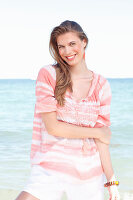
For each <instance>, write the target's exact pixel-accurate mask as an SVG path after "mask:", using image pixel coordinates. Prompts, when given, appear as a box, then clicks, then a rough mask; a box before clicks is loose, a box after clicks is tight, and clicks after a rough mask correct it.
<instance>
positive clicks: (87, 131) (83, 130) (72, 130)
mask: <svg viewBox="0 0 133 200" xmlns="http://www.w3.org/2000/svg"><path fill="white" fill-rule="evenodd" d="M50 134H51V135H54V136H57V137H64V138H69V139H85V138H97V139H98V138H100V136H101V135H100V134H101V132H100V129H99V128H89V127H81V126H77V125H73V124H69V123H66V122H61V121H58V123H57V124H56V127H54V129H53V130H51V132H50Z"/></svg>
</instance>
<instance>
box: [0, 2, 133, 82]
mask: <svg viewBox="0 0 133 200" xmlns="http://www.w3.org/2000/svg"><path fill="white" fill-rule="evenodd" d="M64 20H73V21H76V22H78V23H79V24H80V25H81V26H82V28H83V30H84V31H85V33H86V34H87V36H88V38H89V44H88V48H87V50H86V63H87V67H88V69H91V70H94V71H95V72H97V73H100V74H102V75H103V76H105V77H111V78H113V77H114V78H115V77H118V78H121V77H132V78H133V1H132V0H48V1H45V0H36V1H35V0H21V1H20V0H3V1H1V0H0V79H4V78H18V79H19V78H30V79H36V77H37V73H38V71H39V69H40V68H41V67H43V66H44V65H48V64H52V63H54V61H53V59H52V58H51V56H50V54H49V37H50V33H51V31H52V29H53V28H54V27H55V26H58V25H59V24H60V23H61V22H63V21H64Z"/></svg>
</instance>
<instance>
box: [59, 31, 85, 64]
mask: <svg viewBox="0 0 133 200" xmlns="http://www.w3.org/2000/svg"><path fill="white" fill-rule="evenodd" d="M57 45H58V50H59V54H60V56H61V58H62V59H63V60H64V61H66V62H67V63H68V64H69V65H70V66H74V65H77V64H79V63H80V62H81V61H82V60H83V55H84V52H85V46H86V41H85V40H81V39H80V38H79V37H78V35H77V34H76V33H74V32H67V33H64V34H62V35H60V36H58V38H57Z"/></svg>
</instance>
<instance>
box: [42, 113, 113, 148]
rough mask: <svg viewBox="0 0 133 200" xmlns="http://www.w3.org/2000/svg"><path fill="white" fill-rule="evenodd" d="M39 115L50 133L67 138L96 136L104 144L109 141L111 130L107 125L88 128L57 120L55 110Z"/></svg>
mask: <svg viewBox="0 0 133 200" xmlns="http://www.w3.org/2000/svg"><path fill="white" fill-rule="evenodd" d="M41 117H42V119H43V122H44V124H45V127H46V129H47V131H48V133H49V134H51V135H54V136H57V137H63V138H69V139H79V138H80V139H85V138H97V139H99V140H100V141H102V142H104V143H106V144H109V142H110V135H111V132H110V129H109V128H108V127H103V128H89V127H81V126H77V125H73V124H69V123H66V122H62V121H58V120H57V117H56V112H45V113H41Z"/></svg>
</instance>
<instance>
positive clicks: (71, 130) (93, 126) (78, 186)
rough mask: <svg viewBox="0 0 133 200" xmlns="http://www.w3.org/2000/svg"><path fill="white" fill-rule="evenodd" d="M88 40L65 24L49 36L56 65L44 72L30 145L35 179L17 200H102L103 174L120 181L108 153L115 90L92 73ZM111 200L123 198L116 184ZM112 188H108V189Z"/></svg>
mask: <svg viewBox="0 0 133 200" xmlns="http://www.w3.org/2000/svg"><path fill="white" fill-rule="evenodd" d="M87 44H88V38H87V36H86V34H85V33H84V32H83V30H82V28H81V26H80V25H79V24H77V23H76V22H73V21H68V20H67V21H64V22H63V23H61V24H60V25H59V26H57V27H55V28H54V29H53V30H52V32H51V37H50V52H51V55H52V56H53V58H54V59H55V61H56V63H55V64H54V65H49V66H44V67H43V68H41V69H40V71H39V73H38V77H37V80H36V105H35V113H34V122H33V137H32V146H31V164H32V170H31V176H30V179H29V181H28V183H27V185H26V187H25V188H24V191H23V192H21V194H20V195H19V196H18V198H17V200H37V199H41V200H56V199H60V198H61V196H62V194H63V192H66V194H67V198H68V200H75V199H76V200H82V199H84V200H88V199H90V200H103V198H104V190H103V189H104V174H105V176H106V179H107V182H111V181H116V180H115V176H114V172H113V168H112V164H111V159H110V153H109V142H110V135H111V131H110V128H109V126H110V102H111V89H110V85H109V83H108V81H107V80H106V79H105V78H104V77H103V76H101V75H99V74H96V73H94V72H93V71H91V70H89V69H88V68H87V64H86V62H85V49H86V47H87ZM114 184H115V185H112V186H108V191H109V196H110V198H109V200H116V199H119V193H118V190H117V185H116V184H117V182H114ZM107 185H108V184H107Z"/></svg>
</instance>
